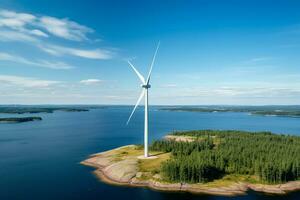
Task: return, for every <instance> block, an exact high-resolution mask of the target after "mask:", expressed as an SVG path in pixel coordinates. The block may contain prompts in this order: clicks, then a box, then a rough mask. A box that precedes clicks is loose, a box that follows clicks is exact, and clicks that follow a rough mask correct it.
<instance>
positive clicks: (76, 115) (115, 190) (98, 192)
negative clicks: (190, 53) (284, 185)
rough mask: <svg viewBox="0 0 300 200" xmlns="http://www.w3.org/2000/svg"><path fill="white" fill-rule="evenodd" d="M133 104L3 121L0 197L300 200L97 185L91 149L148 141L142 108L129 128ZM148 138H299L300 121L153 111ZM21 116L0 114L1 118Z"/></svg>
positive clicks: (8, 199)
mask: <svg viewBox="0 0 300 200" xmlns="http://www.w3.org/2000/svg"><path fill="white" fill-rule="evenodd" d="M131 109H132V107H125V106H124V107H107V108H104V109H94V110H91V111H90V112H55V113H52V114H34V115H30V114H24V115H17V116H41V117H43V120H42V121H36V122H27V123H20V124H0V200H14V199H30V200H35V199H39V200H47V199H51V200H52V199H53V200H54V199H56V200H57V199H64V200H68V199H88V200H90V199H92V200H93V199H103V200H108V199H131V200H134V199H143V200H147V199H151V200H153V199H155V200H162V199H172V200H179V199H203V200H225V199H236V200H250V199H251V200H255V199H257V200H258V199H272V200H283V199H284V200H286V199H288V200H299V199H300V192H294V193H290V194H289V195H284V196H271V195H263V194H260V193H254V192H249V193H248V195H246V196H240V197H234V198H228V197H218V196H208V195H192V194H188V193H167V192H158V191H153V190H150V189H145V188H133V187H118V186H111V185H106V184H104V183H102V182H100V181H99V180H98V179H97V178H96V177H95V176H94V175H93V174H92V171H93V169H92V168H89V167H86V166H82V165H80V164H79V162H80V161H82V160H84V159H85V158H87V157H88V156H89V155H90V154H92V153H97V152H101V151H104V150H108V149H111V148H114V147H118V146H121V145H127V144H137V143H140V144H141V143H142V142H143V110H142V109H138V111H137V113H136V115H135V116H134V117H133V119H132V121H131V124H129V125H128V126H125V123H126V121H127V118H128V116H129V114H130V112H131ZM150 111H151V112H150V120H151V121H150V140H152V139H155V138H161V137H162V136H164V135H165V134H167V133H168V132H170V131H173V130H192V129H239V130H250V131H265V130H268V131H272V132H275V133H282V134H295V135H300V118H289V117H265V116H252V115H248V114H247V113H193V112H170V111H159V110H157V108H155V107H151V110H150ZM4 116H5V117H8V116H16V115H8V114H0V117H4Z"/></svg>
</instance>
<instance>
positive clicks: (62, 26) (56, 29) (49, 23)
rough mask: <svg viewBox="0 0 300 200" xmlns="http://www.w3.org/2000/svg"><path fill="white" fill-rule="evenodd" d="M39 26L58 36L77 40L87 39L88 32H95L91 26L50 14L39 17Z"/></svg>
mask: <svg viewBox="0 0 300 200" xmlns="http://www.w3.org/2000/svg"><path fill="white" fill-rule="evenodd" d="M39 26H41V27H42V28H44V29H45V30H47V31H48V32H49V33H51V34H53V35H55V36H57V37H61V38H64V39H68V40H75V41H82V40H86V39H87V37H86V34H87V33H90V32H93V30H92V29H91V28H88V27H86V26H83V25H80V24H78V23H76V22H74V21H70V20H68V19H58V18H55V17H49V16H44V17H41V18H40V19H39Z"/></svg>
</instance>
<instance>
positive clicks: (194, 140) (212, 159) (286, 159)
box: [82, 130, 300, 196]
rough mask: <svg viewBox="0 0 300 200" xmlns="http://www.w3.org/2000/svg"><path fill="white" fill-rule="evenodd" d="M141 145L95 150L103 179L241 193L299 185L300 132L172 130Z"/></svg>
mask: <svg viewBox="0 0 300 200" xmlns="http://www.w3.org/2000/svg"><path fill="white" fill-rule="evenodd" d="M150 149H151V152H150V154H151V155H152V157H150V158H147V159H145V158H140V157H139V156H140V155H143V148H142V146H140V145H128V146H123V147H120V148H116V149H113V150H110V151H106V152H102V153H98V154H94V155H91V156H90V158H88V159H87V160H85V161H83V162H82V164H84V165H88V166H92V167H95V168H96V170H95V174H96V175H97V176H98V177H99V178H100V179H101V180H103V181H104V182H106V183H111V184H118V185H131V186H146V187H150V188H154V189H158V190H169V191H187V192H193V193H206V194H214V195H227V196H232V195H241V194H245V193H246V191H247V190H248V189H251V190H254V191H259V192H265V193H271V194H285V193H287V192H289V191H294V190H299V189H300V162H299V161H300V137H298V136H289V135H277V134H272V133H270V132H255V133H254V132H245V131H232V130H229V131H215V130H200V131H186V132H174V133H172V134H170V135H167V136H166V137H165V138H164V139H161V140H156V141H154V142H153V143H152V144H151V146H150Z"/></svg>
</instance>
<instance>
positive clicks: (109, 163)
mask: <svg viewBox="0 0 300 200" xmlns="http://www.w3.org/2000/svg"><path fill="white" fill-rule="evenodd" d="M126 152H127V153H126ZM128 152H130V153H128ZM139 154H140V155H142V151H141V150H137V146H135V145H127V146H122V147H119V148H116V149H112V150H109V151H105V152H101V153H97V154H92V155H91V156H90V157H89V158H88V159H86V160H84V161H82V162H81V164H83V165H86V166H90V167H94V168H95V169H96V170H95V171H94V174H95V175H96V176H97V177H98V178H99V179H100V180H101V181H103V182H105V183H107V184H112V185H119V186H132V187H147V188H150V189H154V190H159V191H172V192H190V193H198V194H209V195H219V196H238V195H246V194H247V191H249V190H253V191H256V192H263V193H267V194H280V195H284V194H286V193H288V192H292V191H296V190H300V181H291V182H287V183H284V184H277V185H266V184H252V183H247V182H243V181H238V182H235V181H231V182H230V181H229V182H226V184H225V185H224V184H218V181H216V184H214V183H213V184H212V183H199V184H187V183H168V182H165V181H163V180H161V178H160V176H159V175H158V174H155V175H150V176H149V173H148V172H140V171H139V169H138V164H139V163H140V162H141V160H140V159H138V155H139ZM158 157H159V159H160V154H159V155H158ZM147 173H148V174H147ZM144 174H146V176H148V177H146V178H145V177H143V176H144Z"/></svg>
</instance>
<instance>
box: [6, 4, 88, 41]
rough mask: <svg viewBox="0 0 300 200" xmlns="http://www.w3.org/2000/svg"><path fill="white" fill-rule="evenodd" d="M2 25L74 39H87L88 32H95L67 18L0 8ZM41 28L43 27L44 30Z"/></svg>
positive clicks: (29, 32)
mask: <svg viewBox="0 0 300 200" xmlns="http://www.w3.org/2000/svg"><path fill="white" fill-rule="evenodd" d="M0 27H6V28H11V29H14V30H18V31H21V32H24V33H27V34H32V35H36V36H42V37H48V34H52V35H53V36H56V37H60V38H64V39H67V40H74V41H82V40H86V39H87V36H86V34H87V33H91V32H93V29H91V28H88V27H86V26H83V25H81V24H78V23H76V22H74V21H71V20H69V19H67V18H63V19H59V18H55V17H51V16H35V15H32V14H29V13H17V12H14V11H10V10H0ZM40 29H43V31H42V30H40ZM45 31H46V32H48V34H47V33H45Z"/></svg>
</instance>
